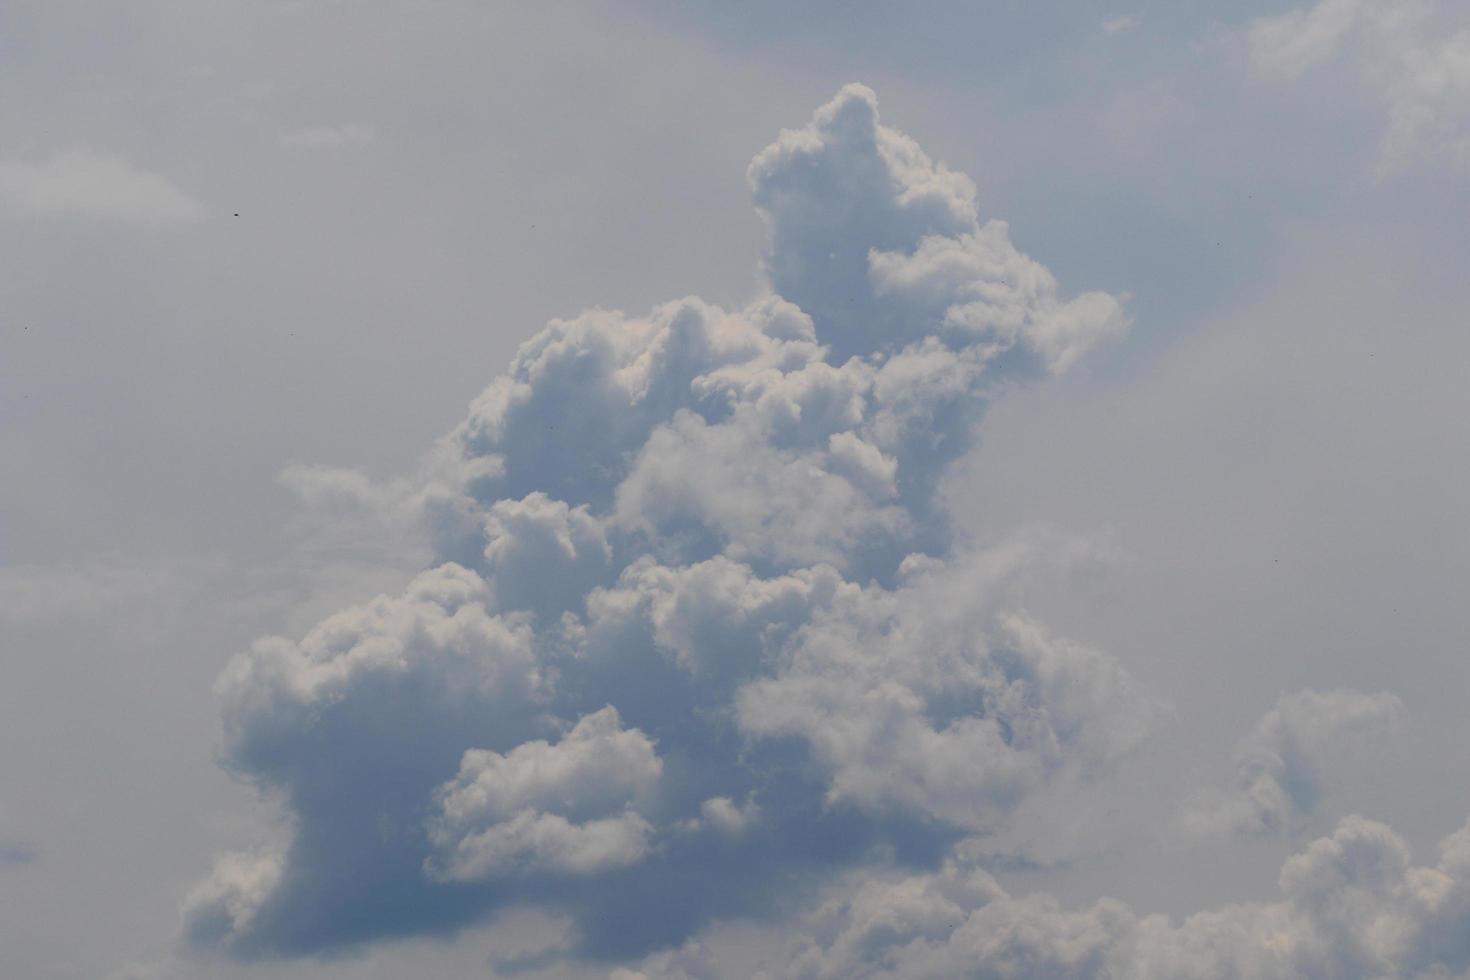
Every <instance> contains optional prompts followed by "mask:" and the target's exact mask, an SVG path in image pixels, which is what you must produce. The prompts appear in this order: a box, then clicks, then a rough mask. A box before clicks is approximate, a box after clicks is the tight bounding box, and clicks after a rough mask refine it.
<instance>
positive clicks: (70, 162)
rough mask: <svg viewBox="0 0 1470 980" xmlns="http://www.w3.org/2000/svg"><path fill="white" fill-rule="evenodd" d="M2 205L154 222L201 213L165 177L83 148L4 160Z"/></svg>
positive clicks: (45, 212) (1, 167)
mask: <svg viewBox="0 0 1470 980" xmlns="http://www.w3.org/2000/svg"><path fill="white" fill-rule="evenodd" d="M0 203H3V204H4V205H5V206H7V207H9V208H12V209H15V210H17V211H22V212H29V213H33V214H43V215H51V214H56V215H77V216H81V217H91V218H104V219H108V220H114V221H125V222H135V223H139V224H155V225H161V224H177V223H181V222H187V221H193V220H194V219H196V218H198V217H199V216H200V215H201V214H202V213H203V208H202V207H201V206H200V205H199V203H198V202H197V201H195V200H194V199H193V198H191V197H190V196H189V195H188V194H186V193H184V192H183V191H181V190H179V189H178V188H177V187H175V186H174V185H173V184H172V183H170V182H169V181H168V180H167V179H166V178H164V177H162V176H160V175H158V174H155V173H149V172H148V171H146V170H140V169H138V168H137V167H135V166H133V165H132V164H131V163H128V162H127V161H125V160H121V159H118V158H117V157H113V156H108V155H106V154H98V153H89V152H82V151H72V152H68V153H58V154H56V155H55V156H53V157H52V158H51V159H50V160H47V161H45V162H43V163H26V162H22V161H0Z"/></svg>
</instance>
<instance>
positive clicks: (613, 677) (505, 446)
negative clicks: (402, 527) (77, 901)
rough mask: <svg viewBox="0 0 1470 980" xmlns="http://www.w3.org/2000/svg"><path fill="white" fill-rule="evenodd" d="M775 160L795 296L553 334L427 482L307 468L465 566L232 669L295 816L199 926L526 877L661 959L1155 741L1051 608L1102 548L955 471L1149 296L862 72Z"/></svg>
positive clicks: (474, 914)
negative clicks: (1118, 290)
mask: <svg viewBox="0 0 1470 980" xmlns="http://www.w3.org/2000/svg"><path fill="white" fill-rule="evenodd" d="M750 181H751V185H752V187H753V190H754V195H755V200H756V205H757V207H758V208H759V210H760V212H761V213H762V215H763V216H764V217H765V219H766V221H767V222H768V225H769V228H770V247H769V250H768V252H767V254H766V256H765V263H764V269H765V274H766V276H767V277H768V281H769V287H770V288H769V290H768V291H767V292H766V294H765V295H762V296H760V297H759V298H757V299H756V300H755V301H754V302H752V303H751V304H750V305H748V306H747V307H745V308H744V309H740V310H735V311H727V310H722V309H719V308H716V307H714V306H712V305H710V304H708V303H705V302H703V301H701V300H698V299H694V298H688V299H682V300H678V301H675V302H672V303H668V304H666V305H663V306H660V307H658V308H656V309H654V310H653V311H652V312H651V313H649V314H648V315H646V316H643V317H638V318H632V317H626V316H624V315H622V314H620V313H615V312H608V311H601V310H598V311H591V312H587V313H584V314H582V315H580V316H578V317H575V318H573V319H570V320H565V321H555V322H553V323H552V324H550V325H549V326H548V327H547V328H546V329H545V330H543V331H542V332H541V333H539V334H537V335H536V336H535V337H533V338H532V339H530V340H529V341H527V342H526V343H525V344H524V345H523V346H522V347H521V349H520V351H519V352H518V353H517V355H516V357H515V359H514V361H513V363H512V364H511V367H510V370H509V371H508V372H507V373H506V374H505V375H503V376H501V377H499V378H497V379H495V380H494V381H493V382H492V383H491V384H490V386H489V387H488V388H487V389H486V390H485V391H484V393H483V394H481V395H480V396H479V397H478V398H477V399H476V400H475V401H474V403H473V405H472V406H471V408H470V411H469V415H468V417H467V418H466V419H465V420H464V421H463V422H462V423H460V425H459V426H457V427H456V428H455V429H454V430H453V431H452V432H451V433H450V434H449V435H448V436H447V437H445V439H444V440H442V441H441V443H440V444H439V445H438V446H437V447H436V448H435V450H434V451H433V452H432V453H431V454H430V455H429V457H428V459H427V461H426V463H425V466H424V469H423V472H422V474H421V475H420V476H419V477H418V478H417V479H415V480H409V481H402V482H401V483H397V484H394V485H393V486H391V487H387V488H380V487H374V486H370V485H367V484H365V483H363V482H362V481H361V480H360V479H358V478H356V477H354V476H353V475H352V474H350V473H341V472H335V471H328V470H296V471H293V475H292V477H291V481H292V482H293V483H295V484H297V485H300V486H302V487H304V488H305V489H307V490H309V491H310V493H311V495H312V496H313V497H315V498H317V499H319V500H323V501H348V502H351V503H353V505H354V506H356V505H362V504H367V505H369V506H381V507H387V508H389V509H391V510H392V511H393V512H394V513H397V514H402V513H405V512H411V513H414V514H416V515H417V516H418V518H419V519H421V520H422V522H423V526H424V527H425V529H426V531H427V533H428V535H429V536H430V538H431V540H432V542H433V546H434V549H435V552H436V560H435V562H434V564H433V567H431V568H429V569H428V570H426V571H425V572H423V574H422V575H420V576H419V577H418V578H417V579H415V580H414V581H413V582H412V583H410V584H409V585H408V587H407V588H406V589H405V590H404V591H403V592H402V593H401V594H399V595H396V596H383V597H379V598H377V599H374V600H372V601H370V602H368V603H365V604H364V605H361V606H358V607H355V608H352V609H349V610H346V611H344V612H341V613H338V614H337V615H335V616H332V617H329V618H328V619H326V620H325V621H323V622H322V623H321V624H320V625H319V626H317V627H316V628H315V629H314V630H312V631H311V632H309V633H308V634H307V635H306V636H305V637H304V638H303V639H301V640H300V641H291V640H286V639H279V638H272V639H266V640H262V641H260V642H259V643H257V644H256V645H255V646H254V647H253V648H252V649H251V650H250V651H248V652H246V653H244V654H242V655H240V656H239V657H238V658H236V660H235V661H234V662H233V663H232V665H231V666H230V668H229V669H228V671H227V672H226V673H225V675H224V677H223V678H221V680H220V683H219V692H220V696H221V697H222V699H223V702H224V706H225V745H224V758H225V759H226V761H227V764H228V765H229V766H230V767H231V768H232V769H233V770H234V771H236V772H237V773H239V774H241V775H242V776H245V777H247V778H249V779H251V780H254V781H255V782H256V783H257V784H258V785H259V786H260V787H261V788H262V790H263V791H265V792H267V793H268V794H270V795H271V796H272V797H274V798H275V799H278V800H279V801H280V805H281V807H282V809H283V815H284V817H286V818H287V824H288V826H289V828H290V831H291V834H292V836H291V839H290V843H289V845H288V846H287V847H286V848H285V849H284V850H282V851H280V852H278V853H277V852H264V853H257V854H255V855H253V856H244V855H229V856H226V857H224V858H222V859H221V861H220V863H219V865H218V867H217V869H216V871H215V873H214V875H213V876H212V877H211V878H210V879H209V880H208V881H206V882H205V883H203V884H202V885H200V886H199V888H198V889H197V890H196V891H195V892H194V894H193V896H192V898H191V899H190V902H189V906H188V911H187V933H188V935H189V936H190V937H191V938H192V939H193V940H194V941H195V942H196V943H197V944H200V945H203V946H222V947H224V948H226V949H228V950H230V951H233V952H235V953H238V954H241V955H289V954H296V953H306V952H315V951H321V950H326V949H330V948H333V947H340V946H342V945H344V944H351V943H356V942H362V941H367V940H372V939H376V938H380V937H384V936H389V935H394V934H408V933H425V932H443V931H446V930H451V929H453V928H455V927H456V926H459V925H461V924H464V923H467V922H469V921H472V920H474V919H476V918H478V917H482V916H485V915H488V914H490V913H491V912H493V911H494V910H495V909H497V908H500V907H504V906H506V905H508V904H511V903H515V904H517V905H525V904H540V905H543V906H546V907H548V908H550V909H552V910H555V911H557V912H560V913H565V914H569V915H570V916H572V917H573V918H574V920H575V921H576V922H577V923H578V937H579V943H580V947H579V951H580V953H581V954H583V955H587V956H607V957H627V956H637V955H643V954H645V953H648V952H649V951H651V950H655V949H659V948H668V947H675V946H677V945H678V944H680V943H682V942H684V941H685V940H686V939H688V937H689V936H690V935H692V934H693V933H694V932H695V931H696V930H697V929H698V928H699V927H700V926H701V925H702V924H704V923H706V922H708V921H710V920H712V919H716V918H721V917H733V916H759V915H762V914H768V913H769V912H770V911H772V910H773V909H774V908H776V907H777V906H778V905H779V904H780V903H781V902H782V901H784V899H785V897H786V896H793V895H798V894H802V893H804V892H805V891H806V890H808V889H810V888H813V887H819V886H821V884H822V883H823V882H830V881H832V880H836V879H838V878H841V876H843V875H847V874H850V873H852V869H853V868H855V867H860V866H861V867H865V868H873V867H877V868H879V869H882V873H883V874H897V875H903V874H906V873H916V874H932V875H940V876H943V875H951V876H962V873H961V872H959V871H951V870H943V871H935V870H934V869H935V868H937V867H940V866H941V865H943V867H944V868H949V867H950V865H949V864H944V862H945V861H946V860H948V861H950V862H952V861H953V860H954V858H953V857H952V856H951V857H948V858H947V857H946V855H949V854H950V849H951V847H952V846H953V845H954V844H955V842H956V841H960V840H962V839H964V838H966V837H968V836H971V835H976V834H984V833H987V832H990V831H993V830H995V829H997V828H999V827H1001V826H1003V825H1004V823H1005V821H1006V820H1007V817H1008V815H1009V814H1010V813H1011V812H1012V811H1013V810H1014V808H1015V807H1016V806H1017V805H1018V804H1019V803H1020V802H1021V801H1022V800H1024V799H1025V798H1026V797H1027V796H1028V794H1030V793H1032V792H1033V791H1035V790H1037V789H1038V788H1040V787H1042V786H1044V785H1046V784H1047V783H1048V782H1049V781H1051V780H1054V779H1055V778H1057V777H1058V776H1059V775H1060V774H1067V775H1068V776H1069V778H1087V777H1088V775H1089V774H1092V773H1097V772H1100V771H1104V770H1105V769H1106V767H1107V766H1108V765H1109V764H1110V763H1111V762H1113V761H1114V760H1116V759H1117V758H1118V757H1119V756H1121V755H1122V754H1124V753H1126V752H1128V751H1129V750H1130V749H1131V748H1132V747H1134V746H1135V745H1136V744H1137V742H1138V741H1139V740H1140V738H1142V737H1143V735H1144V734H1145V733H1146V731H1147V728H1148V724H1149V719H1150V717H1151V708H1150V705H1149V703H1148V702H1147V701H1146V700H1145V699H1143V698H1142V697H1141V696H1140V695H1139V694H1137V693H1135V691H1134V690H1133V687H1132V685H1131V683H1130V681H1129V678H1128V677H1127V676H1126V675H1125V674H1124V672H1123V671H1122V670H1121V669H1120V668H1119V667H1118V665H1117V664H1115V663H1114V662H1113V661H1112V660H1110V659H1109V658H1108V657H1106V656H1104V655H1103V654H1100V653H1098V652H1096V651H1093V650H1090V649H1087V648H1086V647H1083V646H1080V645H1077V644H1075V643H1072V642H1070V641H1067V640H1064V639H1061V638H1059V637H1057V636H1056V635H1054V634H1053V633H1052V632H1051V631H1049V630H1048V629H1046V628H1045V627H1044V626H1043V625H1042V624H1040V623H1038V622H1036V621H1035V620H1033V619H1032V618H1030V617H1028V616H1026V615H1025V614H1024V613H1023V612H1022V611H1020V610H1019V609H1017V608H1016V607H1015V602H1014V595H1015V589H1014V586H1015V585H1016V583H1017V582H1018V581H1019V580H1020V579H1022V578H1023V577H1024V576H1025V575H1026V573H1027V572H1028V571H1029V570H1030V569H1032V568H1034V567H1035V566H1036V565H1037V564H1038V563H1046V562H1049V561H1054V560H1058V561H1059V560H1065V558H1066V555H1065V554H1063V552H1065V551H1066V549H1065V548H1062V547H1059V545H1058V543H1057V542H1056V541H1053V540H1051V539H1049V538H1047V537H1046V536H1045V535H1040V534H1034V533H1033V534H1020V535H1017V536H1015V537H1014V538H1012V539H1011V540H1009V541H1006V542H1002V543H1000V544H998V545H994V546H991V547H988V548H984V549H980V548H973V547H957V546H956V545H955V543H954V539H953V535H952V534H951V533H950V530H949V528H948V526H947V522H946V514H945V509H944V507H943V504H942V500H941V495H940V493H939V490H940V484H941V480H942V478H943V476H944V474H945V472H946V470H947V468H948V467H949V465H950V464H951V463H952V462H953V461H954V460H956V459H957V458H958V457H959V456H960V455H961V454H962V453H964V452H965V450H966V449H967V448H968V447H970V446H971V445H972V444H973V442H974V439H975V433H976V426H977V423H978V421H979V419H980V416H981V413H982V411H983V408H984V406H985V404H986V400H987V399H988V398H989V397H991V396H992V395H993V394H995V393H996V392H998V391H1001V390H1003V389H1004V388H1005V387H1006V386H1007V385H1009V384H1012V383H1015V382H1018V381H1023V380H1026V379H1028V378H1034V377H1038V376H1041V375H1043V374H1045V373H1046V372H1050V371H1058V370H1062V369H1064V368H1066V367H1067V366H1068V365H1069V364H1070V363H1072V362H1073V361H1074V360H1075V359H1076V358H1077V357H1078V356H1079V355H1080V354H1081V353H1082V352H1084V351H1085V350H1086V349H1087V348H1088V347H1089V346H1091V345H1092V344H1094V343H1096V342H1098V341H1100V340H1103V339H1105V338H1108V337H1111V336H1115V335H1117V334H1118V333H1120V332H1121V331H1122V330H1123V329H1125V327H1126V325H1127V319H1126V317H1125V315H1124V313H1123V310H1122V307H1121V305H1120V302H1119V300H1118V299H1116V298H1115V297H1112V296H1110V295H1106V294H1102V293H1087V294H1083V295H1081V296H1077V297H1075V298H1067V297H1065V296H1064V295H1062V294H1061V292H1060V291H1059V287H1058V285H1057V283H1056V281H1055V279H1054V278H1053V277H1052V275H1051V274H1050V273H1049V272H1048V271H1047V270H1046V269H1045V268H1044V267H1043V266H1041V265H1040V264H1038V263H1037V262H1035V261H1033V260H1031V259H1029V258H1027V257H1026V256H1024V255H1022V254H1021V253H1020V252H1018V251H1017V250H1016V249H1015V248H1014V247H1013V246H1012V245H1011V244H1010V241H1009V239H1008V236H1007V231H1006V226H1005V225H1004V224H1003V223H1000V222H997V221H989V222H986V223H981V221H980V220H979V217H978V214H977V209H976V204H975V195H974V188H973V186H972V185H971V183H970V182H969V181H968V180H967V179H966V178H964V177H963V176H961V175H959V174H956V173H953V172H951V171H949V170H947V169H945V168H944V167H943V166H939V165H935V164H934V163H933V162H931V161H930V160H929V158H928V157H926V156H925V155H924V154H923V152H922V151H921V150H920V149H919V148H918V147H917V146H916V145H915V144H914V143H913V142H912V141H911V140H909V139H907V138H906V137H904V136H902V135H901V134H899V133H897V132H895V131H893V130H891V129H889V128H887V127H884V126H882V125H881V124H880V123H879V120H878V113H877V108H876V102H875V99H874V97H873V94H872V93H871V92H870V91H868V90H867V89H865V88H863V87H861V86H849V87H847V88H845V89H843V90H842V91H841V92H840V93H839V94H838V95H837V97H836V98H835V99H834V100H833V101H832V102H830V103H829V104H828V105H826V106H824V107H822V108H821V109H820V110H819V111H818V112H817V113H816V115H815V116H814V117H813V119H812V121H811V122H810V123H809V124H808V125H807V126H805V127H803V128H802V129H799V130H795V131H788V132H784V133H783V134H782V135H781V136H780V138H779V139H778V140H777V142H776V143H774V144H773V145H772V146H770V147H768V148H767V149H766V150H764V151H762V152H761V153H760V154H759V155H758V156H757V157H756V159H755V161H754V163H752V165H751V168H750ZM976 873H978V872H976ZM963 874H969V872H964V873H963ZM935 880H939V879H935ZM956 887H962V888H968V889H971V891H973V890H974V889H975V888H978V889H979V890H980V891H979V892H977V893H976V894H977V895H978V894H980V893H985V894H989V892H987V891H986V889H987V888H993V886H990V885H984V884H983V883H982V884H980V885H974V886H971V885H958V886H956ZM966 894H969V893H968V892H967V893H966ZM966 901H970V900H969V899H967V900H966ZM977 901H978V899H977ZM970 904H971V905H973V904H975V902H973V901H971V902H970ZM823 955H825V954H823ZM799 956H800V957H803V958H809V957H808V955H807V953H805V952H802V953H800V954H799ZM803 961H804V960H803Z"/></svg>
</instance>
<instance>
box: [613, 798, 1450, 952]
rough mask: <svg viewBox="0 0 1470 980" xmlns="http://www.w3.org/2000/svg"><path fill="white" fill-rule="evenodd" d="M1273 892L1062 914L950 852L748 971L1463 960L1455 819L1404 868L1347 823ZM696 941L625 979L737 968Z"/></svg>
mask: <svg viewBox="0 0 1470 980" xmlns="http://www.w3.org/2000/svg"><path fill="white" fill-rule="evenodd" d="M1279 885H1280V889H1281V898H1280V899H1279V900H1278V901H1275V902H1247V903H1240V904H1235V905H1229V906H1225V907H1222V908H1220V909H1217V910H1210V911H1205V912H1200V913H1197V914H1195V915H1192V916H1189V917H1187V918H1185V919H1184V920H1183V921H1180V922H1175V921H1173V920H1171V919H1170V918H1169V917H1168V916H1165V915H1139V914H1137V913H1135V912H1134V911H1133V910H1132V909H1130V908H1128V907H1127V906H1126V905H1124V904H1122V903H1121V902H1117V901H1114V900H1111V899H1103V900H1101V901H1099V902H1097V903H1096V904H1094V905H1092V906H1090V907H1087V908H1084V909H1079V910H1068V909H1066V908H1064V907H1063V906H1062V905H1061V904H1060V903H1059V902H1058V901H1057V900H1056V899H1055V898H1053V897H1052V896H1050V895H1047V894H1044V893H1040V894H1033V895H1026V896H1015V895H1012V894H1009V893H1008V892H1007V891H1006V890H1005V889H1004V888H1002V887H1001V885H1000V884H999V883H998V882H997V881H996V880H995V878H994V877H992V876H991V875H990V874H989V873H988V872H986V871H985V870H983V869H982V868H980V867H979V866H977V865H976V864H975V863H974V862H973V861H972V860H971V859H970V858H969V857H967V855H966V854H965V850H964V848H961V849H960V850H959V851H958V852H957V853H956V854H955V855H954V856H952V857H951V858H950V859H949V860H948V861H946V862H945V864H944V866H943V867H942V868H940V869H939V870H937V871H935V872H932V873H924V874H914V875H903V874H883V873H873V872H870V871H863V872H856V873H854V874H853V875H851V876H850V877H849V878H847V879H846V880H844V881H841V882H839V883H837V884H836V885H834V887H832V889H831V890H830V897H829V898H828V899H827V900H826V901H825V902H824V903H822V904H820V905H819V906H818V907H817V908H815V909H814V910H812V911H811V912H809V913H807V914H805V915H804V916H802V917H801V918H800V919H799V920H798V921H796V922H794V923H793V924H792V925H791V926H790V927H789V928H787V929H775V930H770V931H768V932H767V934H766V935H765V936H764V937H762V943H763V947H764V948H763V950H762V952H761V953H759V954H757V957H758V960H759V969H760V970H761V971H762V972H761V973H760V975H762V976H768V977H772V978H776V977H779V978H786V980H836V978H839V977H841V978H849V977H850V978H864V980H878V978H884V980H919V978H923V977H958V976H974V977H986V978H1015V980H1021V978H1028V977H1058V978H1070V980H1104V978H1108V980H1226V978H1246V977H1249V978H1253V980H1328V978H1346V977H1405V978H1407V977H1430V976H1458V975H1461V973H1462V972H1463V971H1464V970H1465V969H1466V968H1467V967H1470V945H1467V944H1466V942H1465V940H1464V936H1465V931H1466V929H1467V928H1470V826H1467V827H1466V828H1464V829H1461V830H1459V831H1457V832H1456V833H1454V834H1451V835H1450V836H1449V837H1447V838H1445V839H1444V841H1443V842H1442V843H1441V845H1440V858H1439V861H1438V862H1436V863H1435V864H1434V865H1428V866H1424V865H1420V866H1416V865H1413V864H1411V863H1410V859H1409V849H1408V846H1407V845H1406V844H1405V843H1404V841H1403V840H1402V839H1401V838H1400V837H1399V836H1398V835H1397V834H1395V833H1394V832H1393V831H1392V830H1391V829H1390V828H1389V827H1387V826H1385V825H1383V824H1381V823H1376V822H1374V821H1372V820H1366V819H1364V818H1362V817H1356V816H1354V817H1348V818H1346V819H1344V820H1343V821H1341V822H1340V823H1339V824H1338V825H1337V827H1336V829H1335V830H1334V831H1333V832H1332V834H1331V835H1329V836H1327V837H1323V838H1320V839H1318V840H1315V841H1313V842H1312V843H1311V844H1309V845H1308V846H1307V847H1306V848H1305V849H1303V850H1302V851H1301V852H1300V853H1298V854H1296V855H1294V856H1292V857H1291V858H1290V859H1289V860H1287V861H1286V863H1285V864H1284V865H1283V867H1282V869H1281V875H1280V879H1279ZM711 948H712V946H711V944H710V943H709V942H707V941H706V940H703V939H700V940H694V941H691V942H690V943H689V944H688V945H686V946H685V947H684V948H683V949H681V950H678V951H675V952H672V953H663V954H659V955H657V956H654V957H650V958H649V959H648V960H647V961H645V962H644V963H643V964H641V965H640V967H639V969H638V971H637V972H633V971H628V972H627V973H626V974H625V975H626V976H630V977H641V978H643V980H683V978H687V977H699V978H701V980H718V978H734V977H737V976H750V975H751V973H752V971H750V970H749V968H748V967H734V966H733V964H728V963H727V962H726V961H725V958H724V957H722V956H719V955H712V953H711V952H710V950H711ZM614 975H615V976H616V975H617V974H614Z"/></svg>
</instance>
